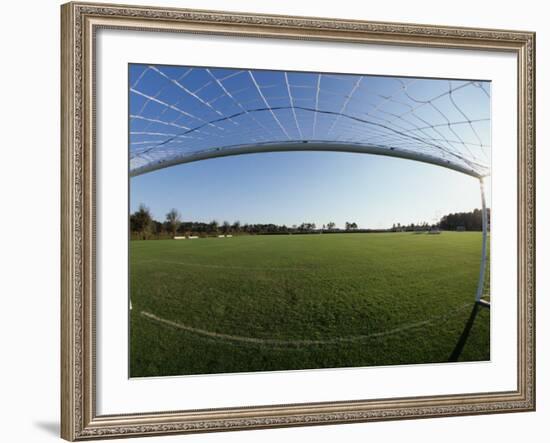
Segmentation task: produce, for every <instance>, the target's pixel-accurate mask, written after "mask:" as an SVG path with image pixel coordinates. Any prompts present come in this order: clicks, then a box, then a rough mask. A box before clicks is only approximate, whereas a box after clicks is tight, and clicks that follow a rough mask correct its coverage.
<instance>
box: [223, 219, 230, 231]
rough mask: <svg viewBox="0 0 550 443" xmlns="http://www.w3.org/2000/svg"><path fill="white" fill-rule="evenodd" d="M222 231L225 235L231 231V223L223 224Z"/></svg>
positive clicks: (225, 222)
mask: <svg viewBox="0 0 550 443" xmlns="http://www.w3.org/2000/svg"><path fill="white" fill-rule="evenodd" d="M222 231H223V233H224V234H227V233H228V232H229V231H231V223H229V222H228V221H227V220H225V221H224V222H223V225H222Z"/></svg>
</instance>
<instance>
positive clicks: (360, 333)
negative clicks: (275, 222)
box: [130, 232, 490, 377]
mask: <svg viewBox="0 0 550 443" xmlns="http://www.w3.org/2000/svg"><path fill="white" fill-rule="evenodd" d="M480 253H481V234H480V233H469V232H464V233H449V232H445V233H443V234H441V235H426V234H411V233H388V234H332V235H331V234H322V235H290V236H242V237H234V238H228V239H218V238H211V239H198V240H183V241H173V240H159V241H152V240H149V241H132V242H130V263H131V266H130V296H131V301H132V308H133V309H132V311H131V326H130V374H131V376H132V377H143V376H160V375H183V374H206V373H227V372H250V371H272V370H290V369H309V368H335V367H356V366H372V365H396V364H416V363H436V362H447V361H449V360H459V361H479V360H488V359H489V358H490V355H489V341H490V340H489V335H490V334H489V329H490V328H489V324H490V321H489V320H490V313H489V309H486V308H483V309H479V310H477V311H476V312H475V318H474V321H473V323H471V322H470V324H471V329H469V330H468V329H467V330H466V331H467V334H465V333H464V331H465V328H466V326H467V324H468V320H469V318H470V316H471V315H472V312H473V311H472V310H473V308H474V303H473V301H474V295H475V290H476V285H477V279H478V272H479V262H480ZM147 315H149V316H147ZM151 315H153V316H154V318H152V317H151ZM158 319H162V320H163V321H159V320H158ZM186 328H187V329H186ZM188 328H196V329H200V331H191V330H190V329H188ZM217 334H221V335H222V336H219V335H217ZM227 336H237V338H235V337H227ZM238 337H240V338H238ZM250 339H252V340H250ZM262 340H263V341H262Z"/></svg>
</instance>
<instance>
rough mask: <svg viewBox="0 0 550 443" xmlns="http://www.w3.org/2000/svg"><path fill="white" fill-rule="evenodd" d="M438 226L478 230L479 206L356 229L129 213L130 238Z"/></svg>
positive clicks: (352, 224)
mask: <svg viewBox="0 0 550 443" xmlns="http://www.w3.org/2000/svg"><path fill="white" fill-rule="evenodd" d="M434 228H437V229H442V230H452V231H456V230H465V231H480V230H481V210H479V209H474V210H473V211H472V212H460V213H455V214H448V215H445V216H443V217H442V218H441V220H440V221H439V222H438V223H435V224H428V223H426V222H423V223H418V224H415V223H411V224H408V225H401V224H400V223H395V224H394V225H393V226H392V228H390V229H360V228H359V227H358V225H357V223H356V222H349V221H347V222H345V224H344V229H340V228H337V227H336V223H334V222H328V223H326V224H323V225H321V226H317V225H316V224H315V223H313V222H303V223H301V224H299V225H292V226H287V225H284V224H283V225H277V224H274V223H251V224H249V223H245V224H241V222H240V221H238V220H237V221H234V222H233V223H230V222H229V221H223V222H221V223H219V222H218V221H217V220H212V221H211V222H208V223H205V222H196V221H183V220H182V217H181V214H180V213H179V211H178V210H176V209H171V210H170V211H169V212H168V213H167V214H166V216H165V219H164V221H162V222H160V221H158V220H155V219H154V218H153V216H152V214H151V211H150V210H149V208H147V207H146V206H145V205H143V204H142V205H140V206H139V208H138V210H137V211H135V212H134V213H133V214H131V215H130V232H131V238H132V239H142V240H145V239H162V238H173V237H175V236H198V237H211V236H216V235H220V234H224V235H227V234H232V235H239V234H250V235H255V234H263V235H277V234H314V233H324V232H327V233H345V232H388V231H390V232H391V231H393V232H401V231H426V230H430V229H434Z"/></svg>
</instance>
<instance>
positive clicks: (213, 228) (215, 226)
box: [210, 220, 219, 233]
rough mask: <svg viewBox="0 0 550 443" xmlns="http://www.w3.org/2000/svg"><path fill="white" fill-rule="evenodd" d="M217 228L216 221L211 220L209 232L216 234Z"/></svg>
mask: <svg viewBox="0 0 550 443" xmlns="http://www.w3.org/2000/svg"><path fill="white" fill-rule="evenodd" d="M218 226H219V224H218V222H217V220H212V221H211V222H210V232H214V233H216V232H218Z"/></svg>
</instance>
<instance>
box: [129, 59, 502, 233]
mask: <svg viewBox="0 0 550 443" xmlns="http://www.w3.org/2000/svg"><path fill="white" fill-rule="evenodd" d="M490 91H491V89H490V83H488V82H481V81H476V80H445V79H415V78H396V77H380V76H379V77H376V76H367V75H365V76H360V75H344V74H338V75H334V74H322V73H296V72H284V71H260V70H246V69H219V68H201V67H185V66H181V67H179V66H160V65H159V66H150V65H140V64H132V65H130V67H129V97H130V103H129V123H130V134H129V135H130V140H129V141H130V145H129V154H130V169H131V170H139V169H140V168H145V170H147V168H150V169H154V168H155V165H162V163H163V162H166V161H174V160H176V161H178V159H185V157H186V156H188V155H193V154H195V153H199V152H203V151H211V150H219V149H228V148H229V149H230V148H231V147H233V146H241V145H254V146H262V147H263V146H267V145H266V143H267V144H269V143H270V142H277V143H287V142H290V143H296V142H304V141H308V142H311V141H314V142H320V143H327V142H329V143H344V144H347V143H349V144H353V145H361V146H371V147H376V148H377V149H381V150H386V149H387V150H397V151H403V152H415V153H421V154H423V155H429V156H432V157H437V158H439V159H444V160H445V161H447V162H450V163H452V164H455V165H459V166H460V167H465V168H467V169H470V170H475V171H477V172H480V171H482V172H487V171H488V170H489V168H490V145H491V140H490ZM262 149H263V148H262ZM266 150H267V149H266ZM151 166H152V168H151ZM489 194H490V192H489ZM141 203H143V204H145V205H146V206H148V207H149V208H150V209H151V211H152V213H153V215H154V217H155V218H156V219H157V220H164V217H165V214H166V213H167V212H168V211H169V210H170V209H171V208H176V209H177V210H179V211H180V212H181V214H182V218H183V220H185V221H191V220H192V221H204V222H209V221H211V220H217V221H218V222H223V221H224V220H227V221H229V222H234V221H236V220H239V221H240V222H241V223H276V224H286V225H289V226H292V225H294V224H296V225H299V224H301V223H302V222H314V223H315V224H316V225H317V226H322V225H323V224H326V223H328V222H331V221H332V222H335V223H336V225H337V226H338V227H343V226H344V223H345V222H346V221H350V222H355V223H357V224H358V225H359V227H362V228H386V227H391V226H392V225H393V224H394V223H401V224H409V223H421V222H428V223H432V222H435V221H436V220H438V219H439V218H440V217H441V216H443V215H445V214H447V213H450V212H459V211H471V210H472V209H474V208H479V207H480V206H481V203H480V193H479V183H478V181H477V180H476V179H475V178H472V177H470V176H468V175H465V174H462V173H459V172H455V171H452V170H450V169H446V168H442V167H440V166H434V165H430V164H425V163H420V162H417V161H411V160H404V159H400V158H390V157H385V156H374V155H367V154H352V153H343V152H338V153H337V152H278V153H269V152H264V153H259V154H247V155H240V156H231V157H223V158H216V159H209V160H201V161H198V162H191V163H185V164H181V165H178V166H171V167H168V168H165V169H160V170H156V171H152V172H146V173H145V174H143V175H139V176H137V177H133V178H131V179H130V210H131V211H132V212H133V211H135V210H136V209H137V207H138V206H139V204H141Z"/></svg>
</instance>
